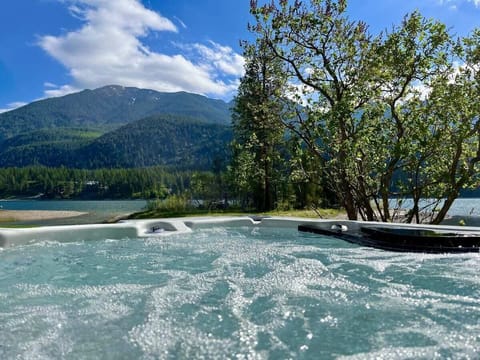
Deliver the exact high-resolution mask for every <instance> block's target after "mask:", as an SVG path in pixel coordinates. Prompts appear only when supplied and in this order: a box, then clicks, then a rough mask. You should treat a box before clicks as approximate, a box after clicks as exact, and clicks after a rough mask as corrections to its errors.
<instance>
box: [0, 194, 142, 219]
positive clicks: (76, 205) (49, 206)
mask: <svg viewBox="0 0 480 360" xmlns="http://www.w3.org/2000/svg"><path fill="white" fill-rule="evenodd" d="M146 205H147V202H146V201H145V200H102V201H94V200H88V201H87V200H0V209H4V210H60V211H80V212H87V213H88V214H86V215H82V216H77V217H73V218H65V219H55V220H41V221H28V222H27V221H24V222H18V223H21V224H39V223H41V224H42V225H68V224H87V223H99V222H105V221H107V220H109V219H112V218H114V217H117V216H121V215H126V214H131V213H134V212H138V211H141V210H143V209H144V208H145V206H146Z"/></svg>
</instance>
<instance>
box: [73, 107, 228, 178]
mask: <svg viewBox="0 0 480 360" xmlns="http://www.w3.org/2000/svg"><path fill="white" fill-rule="evenodd" d="M231 139H232V132H231V129H230V127H229V126H226V125H219V124H208V123H203V122H199V121H198V120H197V119H195V118H189V117H180V116H175V115H156V116H152V117H148V118H145V119H141V120H139V121H136V122H134V123H131V124H128V125H125V126H123V127H121V128H119V129H117V130H115V131H113V132H111V133H108V134H105V135H103V136H101V137H100V138H98V139H96V140H94V141H93V142H92V143H91V144H89V145H87V146H85V147H83V148H81V149H78V150H77V165H78V166H79V167H85V168H100V167H143V166H152V165H168V166H173V167H176V168H182V169H210V168H211V167H212V164H213V161H214V160H225V159H226V158H227V156H228V143H229V142H230V141H231Z"/></svg>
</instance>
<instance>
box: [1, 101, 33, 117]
mask: <svg viewBox="0 0 480 360" xmlns="http://www.w3.org/2000/svg"><path fill="white" fill-rule="evenodd" d="M25 105H27V103H26V102H22V101H16V102H13V103H10V104H7V107H6V108H5V109H0V114H1V113H4V112H7V111H11V110H15V109H18V108H19V107H22V106H25Z"/></svg>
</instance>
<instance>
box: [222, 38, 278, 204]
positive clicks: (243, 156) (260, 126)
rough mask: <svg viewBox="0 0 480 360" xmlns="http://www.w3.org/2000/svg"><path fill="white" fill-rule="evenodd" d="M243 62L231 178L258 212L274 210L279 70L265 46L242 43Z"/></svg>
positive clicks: (276, 169) (236, 108)
mask: <svg viewBox="0 0 480 360" xmlns="http://www.w3.org/2000/svg"><path fill="white" fill-rule="evenodd" d="M243 48H244V56H245V59H246V65H245V75H244V76H243V78H242V79H241V83H240V86H239V90H238V95H237V96H236V98H235V100H234V107H233V131H234V138H235V141H234V142H233V159H232V166H231V167H230V169H231V171H232V174H231V178H232V179H233V182H234V183H235V184H236V186H237V189H239V190H240V192H241V193H243V195H244V197H250V198H251V200H252V202H253V206H254V207H255V208H256V209H257V210H261V211H267V210H272V209H273V208H274V207H275V202H276V200H277V192H276V183H277V182H278V181H279V179H280V177H281V172H280V169H279V166H280V162H281V156H280V150H279V147H280V146H281V145H282V143H283V140H284V133H285V130H284V127H283V126H282V122H281V121H280V117H281V113H282V108H283V106H284V105H283V102H282V98H283V94H282V89H283V88H284V79H283V77H282V75H281V73H282V67H281V64H280V62H279V61H278V60H275V57H274V55H273V54H272V53H271V52H270V50H269V48H268V46H266V44H265V42H263V41H261V40H259V41H257V42H255V43H252V44H248V43H243Z"/></svg>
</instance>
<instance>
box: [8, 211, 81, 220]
mask: <svg viewBox="0 0 480 360" xmlns="http://www.w3.org/2000/svg"><path fill="white" fill-rule="evenodd" d="M85 214H88V213H86V212H80V211H57V210H55V211H52V210H0V223H1V222H12V221H34V220H51V219H63V218H70V217H75V216H80V215H85Z"/></svg>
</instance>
